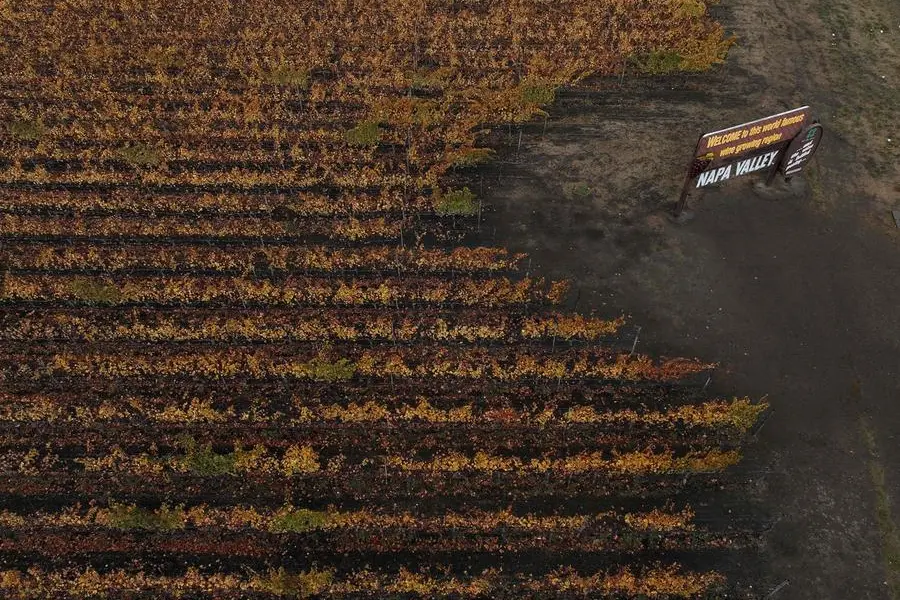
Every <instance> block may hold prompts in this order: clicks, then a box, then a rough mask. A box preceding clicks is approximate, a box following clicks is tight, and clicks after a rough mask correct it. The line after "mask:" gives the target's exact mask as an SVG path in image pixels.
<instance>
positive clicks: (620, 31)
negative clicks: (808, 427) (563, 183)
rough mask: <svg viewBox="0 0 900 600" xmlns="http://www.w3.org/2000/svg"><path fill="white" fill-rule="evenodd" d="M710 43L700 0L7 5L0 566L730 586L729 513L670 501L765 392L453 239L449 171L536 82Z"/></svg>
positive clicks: (523, 102)
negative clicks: (714, 388) (641, 346)
mask: <svg viewBox="0 0 900 600" xmlns="http://www.w3.org/2000/svg"><path fill="white" fill-rule="evenodd" d="M730 43H731V40H730V39H728V38H726V36H725V35H724V33H723V30H722V28H721V27H720V26H719V25H718V24H716V23H715V22H714V21H712V20H711V18H710V17H709V15H708V10H707V6H706V5H705V4H704V3H703V2H701V1H700V0H652V1H650V0H600V1H586V0H557V1H554V2H544V1H541V0H499V1H491V2H486V1H481V0H462V1H457V2H450V1H442V0H387V1H385V2H380V3H376V4H371V3H366V2H354V1H350V0H340V1H337V0H336V1H330V2H325V3H311V2H262V1H261V0H247V1H242V2H228V1H226V2H205V1H203V0H176V1H174V2H165V3H163V2H160V1H158V0H150V1H142V2H133V1H131V0H117V1H115V2H100V1H98V0H72V1H69V2H65V3H63V2H54V1H51V0H6V1H0V57H2V63H3V69H2V70H0V128H2V132H0V275H2V286H0V472H2V474H3V476H2V477H0V595H2V596H3V597H4V598H13V599H31V598H34V599H37V598H94V597H101V596H100V595H103V596H102V597H110V598H154V599H155V598H260V599H263V598H297V597H301V598H302V597H322V598H434V597H448V598H526V597H528V598H531V597H534V598H585V597H590V598H600V597H604V598H606V597H608V598H713V597H720V595H722V594H726V593H728V590H729V589H730V587H729V586H730V583H729V581H728V580H727V579H726V577H725V576H724V575H723V574H722V573H721V572H719V571H717V570H716V569H715V568H714V565H716V564H717V561H719V560H720V557H722V556H724V555H727V553H729V552H732V551H736V550H740V549H742V548H748V547H750V546H752V544H753V543H754V542H753V535H752V533H751V532H749V531H746V530H744V529H742V528H741V527H739V526H737V525H732V524H731V523H729V522H728V521H727V520H726V519H723V518H721V516H719V517H717V516H716V515H712V514H706V513H709V512H710V510H709V509H704V510H700V509H698V508H697V506H696V503H697V501H701V502H702V500H703V499H704V498H705V495H706V494H708V493H709V492H710V491H711V490H714V489H718V488H721V487H722V486H725V485H728V484H729V475H728V472H727V469H728V468H729V467H731V466H733V465H735V464H736V463H737V462H738V461H739V460H740V457H741V454H740V449H741V445H742V443H743V441H744V440H745V439H746V436H747V433H748V431H750V430H751V429H752V428H753V426H754V424H755V423H756V422H757V420H758V418H759V416H760V415H761V413H762V412H763V411H765V410H766V405H765V403H759V402H752V401H750V400H749V399H747V398H740V397H735V398H717V397H709V396H708V395H707V394H706V393H705V389H706V387H705V385H704V383H705V382H707V381H708V378H709V376H710V373H711V371H712V369H713V368H714V367H715V365H714V364H712V363H709V362H704V361H701V360H696V359H687V358H656V357H650V356H646V355H644V354H641V353H640V352H638V351H637V350H636V340H634V339H633V330H632V329H631V328H630V327H629V326H628V324H627V323H626V320H625V318H624V317H622V316H620V315H618V314H616V315H611V316H610V315H599V314H596V313H593V312H591V311H590V310H585V311H583V312H582V313H576V312H573V311H572V310H571V309H569V308H568V305H567V299H568V297H569V293H570V284H569V282H566V281H547V280H545V279H544V278H542V277H541V276H540V274H539V273H532V272H530V271H531V269H530V266H529V263H528V257H527V256H525V255H524V254H521V253H516V252H512V251H509V250H507V249H505V248H498V247H485V246H482V245H479V244H478V243H477V242H476V241H473V240H477V230H478V228H479V226H480V224H481V223H482V220H484V219H487V218H493V217H495V216H496V215H491V213H490V211H491V207H490V206H489V205H488V204H487V203H486V202H485V199H484V198H481V197H479V195H478V194H476V193H474V192H473V191H472V189H475V188H476V185H475V184H474V183H473V181H474V179H473V178H474V175H473V174H474V173H477V169H478V168H479V165H480V164H482V163H484V162H486V161H490V160H494V159H495V157H496V154H497V149H496V148H492V147H490V146H489V145H487V142H486V141H485V140H487V139H488V138H489V134H490V132H491V131H492V130H493V129H495V128H497V127H506V126H507V125H509V124H515V123H522V122H524V121H528V120H531V119H534V118H540V117H541V115H543V114H546V113H544V112H543V107H546V106H547V105H548V104H550V103H551V102H552V101H553V99H554V96H555V93H556V90H557V89H558V88H559V87H560V86H564V85H568V84H573V83H576V82H578V81H581V80H583V79H584V78H586V77H588V76H597V75H599V76H612V75H614V76H621V75H623V74H625V73H628V74H629V76H632V75H634V74H635V73H643V72H656V71H659V70H661V69H663V68H666V69H677V70H688V71H689V70H703V69H706V68H708V67H709V66H710V65H712V64H713V63H716V62H720V61H721V60H722V59H723V57H724V54H725V52H726V51H727V49H728V47H729V45H730ZM713 512H714V511H713ZM704 515H705V516H704ZM711 565H712V566H711Z"/></svg>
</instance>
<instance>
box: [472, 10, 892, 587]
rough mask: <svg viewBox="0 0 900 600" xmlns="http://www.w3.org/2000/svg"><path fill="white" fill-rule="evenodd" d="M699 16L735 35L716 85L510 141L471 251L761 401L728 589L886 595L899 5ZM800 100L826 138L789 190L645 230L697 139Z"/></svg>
mask: <svg viewBox="0 0 900 600" xmlns="http://www.w3.org/2000/svg"><path fill="white" fill-rule="evenodd" d="M716 15H717V16H718V17H719V18H720V20H721V21H722V22H723V23H724V24H725V26H726V28H728V29H729V30H731V31H733V32H734V33H735V34H736V35H737V36H738V39H739V41H738V45H737V46H736V47H735V48H734V49H732V51H731V53H730V54H729V60H728V62H727V64H726V65H725V66H724V67H722V68H720V69H718V70H716V71H714V72H713V73H709V74H705V75H702V76H697V77H674V78H660V79H657V80H654V81H652V82H647V81H633V80H631V81H630V80H629V79H628V78H626V79H625V81H624V82H622V83H620V82H617V81H605V82H601V83H599V91H596V90H595V91H591V92H584V93H579V91H578V90H572V91H570V92H569V93H567V94H565V95H564V97H563V99H562V100H561V101H560V102H558V104H557V105H556V106H555V107H554V109H553V110H552V111H551V114H552V117H551V119H550V121H549V124H548V126H547V128H546V133H545V135H544V136H543V137H542V133H543V126H542V125H540V126H534V127H532V128H529V129H526V130H525V133H524V134H523V142H522V147H521V152H520V154H519V155H518V157H516V154H515V150H516V148H515V147H513V148H512V150H510V156H509V163H510V164H505V165H502V167H501V169H500V172H499V173H491V176H489V177H487V178H486V185H490V186H491V188H492V189H493V190H494V192H493V194H494V195H493V200H494V201H496V202H497V203H498V206H499V207H500V209H499V212H498V213H497V214H494V215H491V216H490V218H489V219H488V220H487V225H486V228H485V230H484V234H485V237H486V238H487V239H492V240H493V239H495V240H496V241H497V243H503V244H506V245H508V246H509V247H510V248H512V249H517V250H524V251H527V252H529V253H530V254H531V256H532V257H533V259H534V261H535V262H534V264H533V266H532V268H533V269H536V270H540V271H542V272H546V273H547V274H548V275H559V274H563V273H564V274H566V275H567V276H572V277H573V278H574V280H575V281H576V282H577V285H578V290H579V294H578V298H579V299H578V306H579V308H583V307H584V306H596V307H599V308H601V309H602V308H604V307H605V308H606V309H607V310H609V312H610V314H615V312H616V310H618V309H619V307H626V308H627V309H628V310H629V311H630V313H631V315H632V317H633V322H634V324H636V325H638V326H641V327H642V328H643V329H642V330H641V334H640V339H641V342H640V346H639V347H640V348H643V349H644V350H646V351H651V352H670V353H680V354H684V355H690V356H699V357H708V358H712V357H715V359H716V360H719V361H720V362H721V368H720V370H719V371H717V372H716V374H715V375H714V378H713V383H712V384H711V386H712V389H714V390H717V391H719V392H726V393H727V392H729V391H733V390H735V389H740V390H743V391H746V392H747V393H749V394H751V395H756V396H762V395H766V394H767V395H768V398H769V401H770V402H771V403H772V406H773V407H774V412H773V414H772V416H771V417H770V418H769V420H768V421H767V422H766V424H765V426H764V427H763V429H762V430H761V432H760V433H759V436H758V442H757V444H756V445H755V446H754V447H752V448H751V449H749V450H748V463H747V464H745V465H743V466H742V467H741V468H742V469H744V471H743V476H744V477H746V480H747V482H748V484H749V488H748V489H749V490H751V491H750V492H748V493H747V494H746V495H741V496H740V497H735V498H732V499H731V501H732V502H734V503H735V509H734V510H735V511H742V512H743V513H745V514H748V515H750V514H755V512H754V511H756V510H761V511H762V512H763V513H764V515H765V516H764V520H768V522H769V524H770V529H769V530H768V532H767V533H766V539H765V547H764V551H763V555H764V557H765V562H766V565H765V566H764V567H763V568H762V569H761V570H758V568H757V566H754V565H752V564H749V563H739V564H735V565H734V569H735V574H734V576H735V577H737V578H741V577H742V575H741V574H742V573H743V579H744V581H746V582H747V583H748V584H751V583H753V584H754V587H755V591H756V592H757V593H760V592H762V596H763V597H765V596H766V594H768V593H769V592H770V591H773V590H775V589H776V587H777V586H778V585H779V584H781V583H782V582H784V581H788V582H789V584H788V585H786V586H783V587H781V588H780V591H779V592H778V593H777V594H776V595H775V596H773V597H777V598H800V599H810V600H812V599H816V600H819V599H824V598H829V599H830V598H836V599H839V598H850V597H852V598H867V599H868V598H871V599H879V600H885V599H889V598H890V599H894V598H898V597H900V574H898V573H900V556H898V549H900V544H898V539H897V530H896V526H895V522H896V519H897V518H898V509H897V502H896V499H897V498H900V451H898V448H900V444H898V437H897V433H898V431H900V409H898V407H897V399H898V379H897V377H898V365H900V311H898V310H897V299H898V298H900V278H898V276H897V274H898V273H900V251H898V236H897V230H896V228H895V225H894V223H893V220H892V218H891V215H890V213H889V211H888V209H889V208H895V209H896V208H900V177H898V162H900V161H898V148H900V145H898V137H900V135H898V133H900V132H898V131H897V127H896V122H895V121H894V119H895V118H896V113H897V109H898V108H900V86H898V83H900V61H898V56H900V50H898V49H900V6H898V5H897V3H895V2H891V1H889V0H868V1H864V2H842V1H839V0H826V1H822V2H805V1H801V2H794V3H788V2H784V1H781V0H778V1H775V2H762V1H755V0H751V1H748V2H725V3H723V4H722V5H721V6H719V7H717V9H716ZM802 104H810V105H811V106H812V107H813V108H814V109H815V110H816V112H817V114H818V115H819V117H820V118H821V120H822V122H823V123H824V124H825V127H826V136H827V137H826V141H825V142H824V143H823V146H822V147H821V149H820V151H819V153H818V155H817V157H816V158H815V159H814V161H813V163H812V165H811V168H810V169H809V170H808V171H807V173H806V174H805V176H804V177H803V178H802V180H800V181H797V180H796V179H795V181H794V182H793V183H794V185H793V186H790V187H787V186H780V187H779V188H778V189H777V190H776V192H775V193H768V194H759V193H757V192H756V191H755V190H754V181H753V178H752V177H750V178H745V179H744V180H737V181H733V182H731V183H729V184H727V185H725V186H723V187H720V188H719V189H716V190H710V191H708V192H706V193H705V195H703V196H696V195H695V196H693V197H692V200H691V205H692V206H693V207H694V209H695V210H696V218H695V219H694V220H693V221H691V222H690V223H688V224H687V225H682V226H679V225H674V224H672V223H670V222H669V221H668V220H667V219H666V218H665V216H664V210H663V209H664V207H665V206H666V205H667V204H670V203H672V202H674V200H675V199H676V198H677V192H678V189H679V186H680V183H681V177H682V176H683V170H682V169H683V163H684V162H685V161H686V160H687V159H688V158H689V156H690V152H691V149H692V147H693V143H694V140H695V139H696V137H697V136H698V135H699V134H700V133H703V132H704V131H708V130H715V129H718V128H721V127H725V126H730V125H733V124H737V123H741V122H744V121H748V120H752V119H755V118H758V117H762V116H764V115H766V114H770V113H774V112H778V111H780V110H784V109H788V108H792V107H794V106H799V105H802ZM498 175H499V177H500V179H499V182H500V184H501V185H497V183H498V181H497V179H495V177H497V176H498ZM892 501H893V504H892ZM757 578H758V579H757ZM755 579H757V581H758V582H761V583H762V586H761V587H762V588H763V589H762V590H760V589H759V587H760V585H759V583H756V582H754V580H755Z"/></svg>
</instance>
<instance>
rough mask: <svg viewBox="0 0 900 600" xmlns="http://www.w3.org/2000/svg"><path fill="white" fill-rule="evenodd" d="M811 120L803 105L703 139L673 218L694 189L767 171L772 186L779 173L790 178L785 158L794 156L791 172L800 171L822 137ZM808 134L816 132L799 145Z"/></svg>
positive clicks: (695, 151)
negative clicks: (810, 123) (799, 138)
mask: <svg viewBox="0 0 900 600" xmlns="http://www.w3.org/2000/svg"><path fill="white" fill-rule="evenodd" d="M809 121H810V108H809V106H801V107H800V108H795V109H793V110H789V111H786V112H782V113H778V114H777V115H772V116H770V117H765V118H763V119H757V120H756V121H750V122H749V123H744V124H742V125H737V126H735V127H729V128H728V129H722V130H719V131H714V132H712V133H707V134H705V135H703V136H701V137H700V141H699V142H697V146H696V148H695V149H694V158H693V159H692V160H691V163H690V165H689V166H688V172H687V175H686V177H685V180H684V185H683V187H682V190H681V196H680V197H679V198H678V202H677V203H676V204H675V210H674V212H673V216H674V217H675V218H676V219H677V218H679V217H681V215H682V213H683V211H684V208H685V205H686V204H687V198H688V195H689V194H690V191H691V189H696V188H703V187H706V186H708V185H711V184H713V183H719V182H721V181H726V180H728V179H732V178H734V177H740V176H742V175H749V174H750V173H755V172H757V171H762V170H764V169H765V170H767V171H768V175H767V177H766V185H770V184H771V183H772V181H773V180H774V178H775V176H776V174H777V173H778V172H779V171H782V172H783V173H784V174H785V175H786V176H789V175H790V173H787V167H786V165H787V162H785V156H787V157H789V158H788V162H790V157H795V158H794V161H793V162H792V163H791V167H790V169H792V172H797V171H799V168H797V166H796V165H797V164H799V165H800V166H801V167H802V165H803V164H805V162H806V161H807V160H809V157H811V156H812V153H813V152H815V149H816V147H817V145H818V141H819V140H820V139H821V137H822V135H821V125H817V124H815V122H814V124H813V125H809ZM816 127H818V130H817V131H815V128H816ZM807 131H813V134H812V135H813V137H811V138H810V140H806V141H805V143H799V144H797V145H796V146H795V143H797V139H798V137H800V136H799V135H798V134H800V133H801V132H804V133H805V132H807ZM813 142H814V143H813ZM810 144H812V145H810ZM783 163H784V164H783ZM794 169H796V170H794ZM695 180H696V184H694V181H695Z"/></svg>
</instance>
